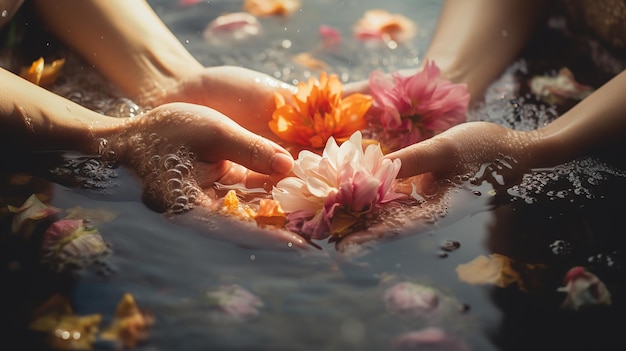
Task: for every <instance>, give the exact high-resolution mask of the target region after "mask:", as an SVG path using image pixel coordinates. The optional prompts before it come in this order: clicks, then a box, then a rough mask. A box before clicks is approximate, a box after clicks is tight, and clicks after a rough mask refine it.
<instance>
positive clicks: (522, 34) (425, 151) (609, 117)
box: [346, 0, 626, 177]
mask: <svg viewBox="0 0 626 351" xmlns="http://www.w3.org/2000/svg"><path fill="white" fill-rule="evenodd" d="M546 5H547V2H545V1H542V0H530V1H528V0H513V1H499V0H473V1H462V0H447V1H446V2H445V3H444V6H443V8H442V12H441V16H440V18H439V21H438V23H437V26H436V29H435V32H434V35H433V37H432V39H431V43H430V45H429V48H428V50H427V51H426V53H425V55H424V58H423V61H427V60H433V61H434V62H436V63H437V65H438V66H439V67H440V68H441V71H442V75H443V76H444V77H446V78H447V79H450V80H451V81H453V82H455V83H464V84H467V87H468V90H469V92H470V96H471V101H472V103H477V102H480V101H482V99H483V96H484V93H485V90H486V89H487V87H488V86H489V84H490V83H491V82H493V81H494V80H495V79H496V78H498V77H499V76H500V74H502V72H503V71H504V69H505V68H506V67H508V66H509V65H510V64H511V63H512V62H513V60H514V59H515V58H516V57H517V55H518V54H519V53H520V52H521V50H522V49H523V48H524V46H525V45H526V44H527V42H528V40H529V39H530V38H531V36H532V34H533V31H534V30H535V29H536V27H537V25H538V24H539V23H540V22H541V21H542V20H543V19H544V18H545V10H546ZM406 73H407V74H408V73H411V72H410V71H407V72H406ZM625 88H626V73H624V72H622V73H621V74H618V75H617V76H615V77H614V78H613V79H612V80H610V81H609V82H607V83H606V84H604V85H603V86H602V87H600V88H599V89H597V90H596V91H595V92H594V93H593V94H592V95H591V96H589V97H588V98H586V99H584V100H583V101H581V102H580V103H578V104H577V105H576V106H574V107H573V108H572V109H570V110H569V111H567V112H566V113H564V114H563V115H561V116H560V117H559V118H558V119H556V120H555V121H554V122H552V123H550V124H548V125H546V126H544V127H541V128H539V129H537V130H534V131H516V130H511V129H508V128H505V127H501V126H498V125H495V124H492V123H487V122H469V123H464V124H461V125H458V126H456V127H453V128H450V129H449V130H447V131H445V132H443V133H441V134H439V135H437V136H435V137H433V138H431V139H428V140H426V141H423V142H420V143H417V144H414V145H411V146H408V147H406V148H404V149H401V150H398V151H396V152H393V153H390V154H389V155H387V157H389V158H399V159H401V160H402V169H401V170H400V173H399V175H398V176H399V177H408V176H413V175H419V174H423V173H427V172H436V173H462V172H464V171H466V170H467V166H468V165H470V164H471V165H472V166H474V165H476V164H480V163H484V162H491V161H493V160H495V159H496V158H497V157H498V155H500V154H505V155H509V156H511V157H513V158H515V159H516V160H517V161H518V162H519V163H520V165H521V166H524V167H526V168H538V167H550V166H556V165H559V164H561V163H563V162H567V161H570V160H573V159H575V158H578V157H581V156H586V155H589V154H591V153H593V152H597V151H599V150H603V149H605V148H606V147H609V146H618V147H619V146H620V145H621V143H620V139H621V138H622V137H623V136H624V135H626V117H625V116H624V112H623V111H625V110H626V100H625V99H624V98H623V91H624V89H625ZM346 89H347V93H352V92H356V91H364V90H365V91H367V85H366V82H356V83H353V84H351V85H349V86H347V87H346Z"/></svg>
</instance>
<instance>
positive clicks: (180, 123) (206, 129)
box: [107, 103, 306, 247]
mask: <svg viewBox="0 0 626 351" xmlns="http://www.w3.org/2000/svg"><path fill="white" fill-rule="evenodd" d="M108 140H109V145H108V146H107V147H108V148H110V150H111V151H113V152H114V153H115V154H116V155H117V158H118V159H119V160H120V161H122V162H123V163H125V164H126V165H128V166H129V167H130V168H132V169H133V170H134V171H135V173H136V174H137V175H138V176H139V177H140V178H141V180H142V182H143V187H144V200H145V201H146V203H147V204H148V205H150V206H151V207H153V208H154V209H156V210H159V211H164V212H166V213H168V214H171V215H172V216H171V218H174V219H176V220H178V217H180V216H179V215H181V214H185V213H188V212H193V213H195V212H201V213H204V215H203V216H200V217H195V218H196V220H197V221H196V223H193V224H192V223H189V222H187V223H185V224H187V225H193V226H198V225H199V226H200V228H199V229H202V228H203V227H207V228H204V229H210V226H209V225H208V223H206V222H202V220H199V219H200V218H205V219H206V215H207V214H209V213H214V212H215V211H216V209H218V208H219V206H220V203H219V201H218V199H217V194H216V190H215V188H214V184H215V182H219V183H221V184H226V185H229V184H240V185H242V186H244V187H246V188H262V187H263V188H268V187H269V186H271V185H272V184H274V183H275V182H276V181H277V180H278V179H280V178H282V177H283V176H284V175H285V174H287V173H289V172H290V170H291V168H292V166H293V158H292V157H291V155H290V154H289V153H288V152H287V151H286V150H285V149H283V148H282V147H280V146H278V145H277V144H275V143H274V142H272V141H269V140H267V139H265V138H263V137H261V136H259V135H256V134H255V133H252V132H250V131H248V130H246V129H245V128H243V127H241V126H240V125H239V124H237V123H235V122H234V121H232V120H231V119H229V118H227V117H226V116H224V115H223V114H221V113H219V112H218V111H215V110H213V109H210V108H207V107H205V106H200V105H194V104H187V103H171V104H165V105H161V106H159V107H157V108H155V109H153V110H150V111H149V112H147V113H145V114H142V115H139V116H137V117H134V118H132V119H129V120H127V122H126V123H125V124H124V125H123V126H122V131H121V133H119V134H116V135H112V136H110V137H108ZM190 210H191V211H190ZM185 217H186V218H193V217H194V216H193V215H191V216H190V215H186V216H185ZM255 231H258V232H259V233H255V238H254V239H255V243H256V244H258V242H259V241H261V242H263V243H267V244H272V243H274V244H275V243H280V244H281V246H284V245H283V244H285V243H291V245H295V246H300V247H305V246H306V243H305V241H304V240H303V239H302V238H301V237H299V236H298V235H296V234H293V233H290V232H286V231H281V230H270V229H268V230H256V229H255ZM205 232H210V233H208V234H213V235H216V236H218V238H219V239H224V240H228V241H235V242H237V243H240V244H243V243H242V242H241V241H242V240H241V238H238V237H237V235H238V234H237V233H228V235H224V233H223V232H215V231H211V230H206V231H205ZM244 234H245V233H242V235H244ZM244 241H245V240H244ZM285 247H286V246H285Z"/></svg>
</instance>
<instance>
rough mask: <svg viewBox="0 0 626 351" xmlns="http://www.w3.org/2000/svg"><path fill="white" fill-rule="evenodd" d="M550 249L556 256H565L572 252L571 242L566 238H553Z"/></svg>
mask: <svg viewBox="0 0 626 351" xmlns="http://www.w3.org/2000/svg"><path fill="white" fill-rule="evenodd" d="M550 249H551V250H552V253H553V254H555V255H557V256H566V255H570V254H571V253H572V244H571V243H570V242H569V241H566V240H555V241H554V242H552V243H551V244H550Z"/></svg>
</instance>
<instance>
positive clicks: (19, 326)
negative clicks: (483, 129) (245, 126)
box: [0, 0, 626, 351]
mask: <svg viewBox="0 0 626 351" xmlns="http://www.w3.org/2000/svg"><path fill="white" fill-rule="evenodd" d="M150 3H152V4H153V5H154V6H155V8H156V10H157V12H158V13H159V15H160V16H162V17H163V19H164V20H165V22H166V23H167V24H168V25H169V26H171V28H172V29H173V31H174V32H175V33H176V34H177V35H178V36H179V38H180V39H181V41H182V42H185V43H186V45H187V46H188V47H189V49H190V50H191V51H192V52H193V53H194V55H196V56H197V57H198V58H199V59H200V60H201V61H203V63H205V64H233V63H237V64H241V65H244V66H246V67H250V68H254V69H259V70H261V71H264V72H267V73H270V74H273V75H275V76H277V78H281V79H284V80H287V81H294V80H295V81H297V80H302V79H303V77H305V76H306V75H307V74H314V73H315V72H314V71H311V70H309V69H307V68H304V67H300V66H298V65H295V64H293V63H292V61H291V57H292V56H293V55H294V54H296V53H298V52H300V51H304V50H309V51H310V50H311V48H314V50H318V51H317V53H318V54H319V56H320V57H321V58H322V59H324V60H326V61H328V62H330V63H332V65H331V66H332V70H333V71H335V72H337V73H339V74H342V73H346V74H348V76H347V79H349V80H352V79H354V80H358V79H362V78H365V77H367V74H368V72H369V71H371V70H372V69H376V68H381V67H383V68H385V69H387V70H393V69H395V68H404V67H405V66H411V65H413V64H415V59H416V58H418V57H419V55H420V54H421V53H422V52H423V50H424V49H425V45H426V44H427V42H428V33H430V31H431V30H432V27H433V25H434V21H435V20H436V14H437V13H438V10H439V6H440V1H421V2H420V4H419V5H417V4H416V3H415V2H411V1H398V2H393V3H389V4H385V6H387V5H388V6H389V10H390V11H396V12H402V13H407V14H408V13H411V11H413V8H414V7H418V6H421V7H420V8H421V9H423V11H416V12H415V15H416V16H417V22H418V23H419V24H420V25H421V27H422V28H423V30H424V32H425V33H424V34H423V35H422V36H419V37H418V38H417V39H416V40H415V42H414V43H411V44H410V45H408V47H405V48H399V49H397V50H388V48H380V47H378V48H363V47H361V46H359V43H358V42H355V41H350V40H348V41H347V43H346V44H345V45H343V46H342V47H340V48H336V49H334V50H329V51H324V50H321V49H319V48H318V47H317V46H316V45H317V38H316V37H315V36H314V35H310V32H314V33H316V30H317V26H318V25H319V23H320V22H323V23H327V24H330V25H336V26H338V27H339V28H341V29H342V30H344V31H345V32H346V33H347V32H348V31H349V30H350V29H349V25H350V24H351V23H353V22H354V21H356V20H357V19H358V18H359V17H360V15H361V14H362V12H363V11H364V10H365V9H368V8H374V7H382V5H381V4H379V3H378V2H375V1H362V2H358V1H344V2H341V4H340V5H336V3H337V2H334V1H320V2H317V3H316V5H315V6H312V5H311V4H312V1H309V2H305V4H306V5H307V7H306V10H303V11H302V12H299V13H297V14H295V15H294V17H293V18H288V19H264V20H263V21H264V22H263V23H264V24H265V28H266V32H265V33H264V36H263V37H261V40H258V41H257V42H255V43H254V45H252V46H246V47H241V46H239V47H237V45H236V43H231V44H230V46H228V47H211V46H208V45H207V43H206V42H204V41H203V40H202V31H203V29H204V27H205V26H206V24H207V23H208V22H209V21H210V20H211V19H212V18H214V17H216V16H217V15H218V14H220V13H223V12H228V11H234V10H236V9H238V5H237V4H238V2H228V1H211V2H203V3H202V4H200V5H199V6H198V7H197V8H193V7H188V8H180V7H178V5H177V4H176V2H172V1H156V0H154V1H150ZM334 6H339V9H340V11H331V10H332V9H335V7H334ZM418 12H419V13H418ZM284 28H288V30H285V29H284ZM550 33H553V32H552V31H550ZM551 35H555V36H556V39H555V41H556V42H559V43H562V42H561V41H560V39H561V37H560V36H558V34H551ZM285 39H289V40H291V41H292V45H291V46H285V45H282V43H283V42H284V40H285ZM187 41H188V42H187ZM535 50H539V49H535ZM579 50H580V49H579ZM557 51H558V50H557ZM563 52H565V51H561V53H563ZM534 53H536V52H535V51H532V50H531V51H530V52H529V53H528V54H527V55H526V56H527V57H525V58H523V59H521V60H520V61H518V62H516V63H515V64H514V65H512V67H511V68H510V70H509V71H508V72H507V73H505V75H503V77H502V79H501V80H500V81H498V82H496V83H495V84H494V86H493V87H492V89H491V90H490V95H489V99H488V102H487V103H486V104H485V105H484V106H482V107H480V108H479V109H478V110H477V111H474V113H473V114H472V118H473V119H476V120H486V121H491V122H494V123H500V124H504V125H507V126H509V127H512V128H516V129H531V128H536V127H537V126H538V125H541V124H543V123H545V122H546V121H549V120H550V119H552V118H555V117H556V116H558V113H559V111H558V110H557V109H556V108H555V107H554V106H549V105H546V104H543V103H541V102H540V101H536V100H534V99H533V98H532V97H530V96H528V95H527V94H526V91H525V90H524V87H523V84H522V83H521V82H524V81H525V79H527V78H529V77H530V76H532V74H534V73H537V72H539V73H545V71H547V70H551V69H554V70H556V69H558V68H560V65H561V64H562V63H563V62H561V61H560V60H561V58H560V56H559V55H558V52H552V53H551V55H553V56H555V57H556V56H559V57H558V59H557V58H552V59H546V60H545V61H541V62H539V59H538V58H537V57H536V55H533V54H534ZM74 60H75V61H70V62H75V63H76V64H77V66H78V67H79V68H77V69H76V70H74V71H72V70H71V69H70V71H68V76H71V75H72V74H73V76H74V77H77V78H75V80H74V79H73V78H70V77H68V78H67V80H66V81H64V82H62V83H61V84H60V86H58V87H57V88H56V89H57V91H58V92H59V93H61V94H63V95H66V96H71V97H72V98H73V99H75V100H76V101H78V102H81V103H84V104H85V105H89V106H91V107H93V108H96V109H102V110H107V109H106V108H107V107H109V108H110V107H111V106H110V105H113V107H115V108H118V109H119V107H120V106H122V107H125V108H128V107H129V106H130V105H129V104H127V102H125V100H121V99H120V97H119V96H117V95H116V94H115V93H114V92H111V91H105V92H103V91H98V89H94V92H93V94H92V93H91V92H90V90H89V89H90V88H89V87H91V88H93V87H94V86H97V84H95V83H97V82H99V78H98V76H97V75H96V74H95V73H93V72H91V71H90V70H87V69H85V67H84V66H80V62H81V61H80V60H78V59H76V58H74ZM586 73H589V72H586ZM587 75H589V74H587ZM78 76H80V77H78ZM520 86H521V88H520ZM77 87H81V88H84V87H87V88H85V89H76V88H77ZM122 110H123V111H126V112H128V109H126V110H124V108H122ZM2 164H3V169H2V172H1V175H2V180H1V181H2V182H1V183H0V201H1V204H2V207H3V209H2V210H1V211H0V225H1V227H0V228H1V230H2V232H1V233H2V234H1V235H0V243H1V245H0V251H1V253H2V254H1V255H0V262H1V263H2V265H1V270H0V281H2V286H3V288H2V289H1V290H2V291H1V292H0V294H1V295H0V316H2V317H1V318H2V323H3V324H4V325H5V326H6V327H5V328H2V335H1V336H2V339H3V340H18V342H21V343H22V344H21V345H23V347H22V349H25V350H30V349H42V348H44V347H43V346H42V345H41V343H40V341H41V338H40V336H41V335H40V334H37V333H32V332H30V331H28V324H29V323H30V321H31V318H32V312H33V311H34V309H35V308H36V307H37V306H39V305H40V304H41V303H43V302H44V301H45V300H46V299H47V298H48V297H50V296H51V295H53V294H55V293H61V294H63V295H66V296H68V297H69V298H70V300H71V302H72V307H73V309H74V311H75V312H76V313H77V314H80V315H87V314H90V313H100V314H102V316H103V324H106V323H109V322H110V321H111V319H112V316H113V312H114V310H115V306H116V304H117V302H118V301H119V299H120V297H121V296H122V295H123V294H124V293H126V292H130V293H132V294H133V296H134V297H135V298H136V300H137V302H138V304H139V305H140V306H141V307H142V308H144V309H146V310H147V311H150V312H151V313H153V314H154V316H155V320H156V323H155V325H154V327H153V328H152V329H151V331H150V336H149V338H148V339H147V340H146V341H145V342H144V343H141V344H139V345H138V346H137V347H136V349H139V350H198V349H211V350H311V349H317V350H343V349H351V350H352V349H354V350H384V349H388V348H389V343H390V340H392V339H393V338H394V337H396V336H397V335H399V334H401V333H405V332H409V331H414V330H420V329H423V328H426V327H433V326H434V327H439V328H441V329H444V330H446V331H447V332H449V333H451V334H453V335H455V336H458V337H460V338H461V339H463V340H464V341H465V343H466V344H467V345H468V346H469V348H470V349H472V350H486V351H489V350H502V351H504V350H526V349H534V350H543V349H567V350H588V349H612V348H615V345H617V344H622V343H623V342H621V340H620V337H621V325H620V323H619V322H616V321H619V320H620V319H619V318H620V317H621V316H623V312H624V310H625V308H624V297H625V293H624V288H625V287H624V283H625V279H624V274H623V273H624V271H623V252H624V244H625V243H624V240H626V239H624V228H625V227H624V221H623V219H622V218H623V217H621V215H622V212H623V208H624V206H625V205H626V204H625V203H624V202H625V201H626V186H625V185H626V178H625V175H626V174H625V173H624V172H623V171H621V170H620V169H619V168H617V167H613V166H611V165H609V164H606V163H604V162H602V161H600V160H597V159H593V158H589V159H583V160H576V161H574V162H571V163H568V164H565V165H562V166H559V167H556V168H554V169H549V170H535V171H533V172H521V173H515V172H514V171H516V170H515V169H503V168H502V167H501V165H502V163H500V162H494V163H493V164H489V165H485V167H484V168H482V169H481V170H480V171H479V172H478V173H477V174H471V175H468V176H467V177H459V178H455V179H451V180H447V181H446V182H444V183H442V184H441V188H440V190H441V193H440V195H441V197H440V198H438V199H439V200H438V207H437V209H436V210H432V211H430V210H429V211H426V210H425V209H426V207H427V206H426V205H424V206H422V207H419V208H416V209H415V211H414V212H412V213H408V214H407V216H410V215H415V216H421V215H422V214H423V213H425V212H428V214H429V217H427V219H428V221H424V222H423V223H422V224H417V225H414V226H409V227H400V228H396V229H393V230H388V229H387V230H382V234H383V235H384V236H386V237H385V239H388V240H374V241H371V242H368V243H364V244H363V245H360V246H356V247H352V248H351V249H350V250H347V251H346V252H343V253H342V252H339V251H337V250H336V246H335V245H336V243H328V242H318V243H315V244H316V245H317V246H318V247H317V248H316V247H311V249H309V250H296V249H292V248H285V247H283V248H281V250H265V249H259V248H257V247H251V246H250V245H244V246H242V245H238V244H241V242H239V243H236V244H233V243H232V242H228V241H223V240H215V238H224V237H228V236H234V235H238V234H241V233H242V232H245V233H246V234H247V235H254V233H253V231H249V232H247V229H246V227H245V226H240V225H237V224H233V223H232V222H229V221H227V220H223V219H220V218H218V217H216V218H210V217H207V216H204V214H201V215H202V217H205V218H210V220H206V221H204V222H201V223H200V224H199V225H196V226H191V225H189V223H186V222H184V220H185V219H184V218H183V219H181V220H182V222H180V223H177V222H176V221H171V220H169V219H168V218H166V217H165V216H163V215H162V214H160V213H157V212H155V211H152V210H150V209H149V208H147V207H146V206H145V204H144V203H143V202H142V194H141V186H140V184H139V183H138V181H137V179H136V178H135V177H134V176H133V175H132V174H131V173H130V172H129V171H128V170H127V169H125V168H124V167H110V166H107V165H106V163H103V162H101V160H100V159H99V157H93V156H87V155H77V154H74V153H66V152H45V153H26V154H19V155H18V154H12V155H6V154H4V155H2ZM5 165H6V166H5ZM511 175H515V177H513V178H509V177H510V176H511ZM473 176H474V177H473ZM509 179H512V180H509ZM443 189H446V191H443ZM31 194H37V195H38V197H39V198H40V200H42V201H43V202H45V203H49V204H50V205H52V206H55V207H57V208H59V209H61V210H62V212H60V213H58V214H56V215H55V216H53V217H51V218H48V219H46V220H45V221H42V222H39V223H38V224H37V226H36V228H34V229H33V232H32V234H31V236H30V237H29V238H28V239H24V238H22V237H20V236H16V235H14V234H11V222H12V215H11V214H10V213H9V212H8V211H7V210H5V208H7V206H6V205H12V206H19V205H21V204H22V203H23V202H24V200H25V199H26V198H27V197H28V196H29V195H31ZM77 207H82V208H85V209H91V210H94V212H89V213H90V214H92V215H94V216H95V214H98V213H112V217H111V219H108V220H103V221H101V222H99V223H98V225H97V227H98V230H99V231H100V233H102V236H103V238H104V240H105V241H106V242H107V244H108V245H109V246H110V247H111V251H112V253H111V254H110V255H108V256H106V257H104V258H103V259H102V260H100V261H98V262H91V263H90V264H89V265H86V266H80V267H78V268H77V269H71V270H65V271H62V272H58V271H55V270H53V269H51V267H50V266H49V265H47V264H46V263H45V262H43V261H42V259H41V255H42V252H41V241H42V237H43V232H44V231H45V229H46V228H47V226H48V225H50V224H51V223H52V222H53V221H55V220H58V219H60V218H62V217H63V216H65V215H67V214H68V213H69V211H71V210H75V209H76V208H77ZM194 211H195V210H194ZM191 213H194V212H193V211H191ZM194 215H198V212H195V213H194ZM422 219H423V218H422ZM196 224H198V222H196ZM376 239H380V238H376ZM443 243H447V244H448V245H449V244H450V243H453V244H454V245H453V249H450V246H445V245H443ZM355 248H356V249H355ZM493 254H498V255H501V256H503V257H506V258H508V261H507V262H509V264H510V267H511V270H510V271H503V272H502V274H503V275H507V274H509V275H510V274H513V273H512V272H514V273H515V274H517V276H516V277H517V278H516V279H515V280H514V281H512V282H511V283H510V284H509V285H506V286H503V287H498V286H495V285H494V284H471V283H468V282H466V281H465V280H463V279H462V278H461V277H460V275H459V274H458V268H459V267H460V266H462V265H465V264H467V263H469V262H471V261H472V260H474V259H475V258H477V257H479V256H490V255H493ZM578 265H581V266H584V267H586V268H587V269H588V270H590V271H592V272H593V273H594V274H596V275H597V276H598V277H599V278H600V279H601V280H602V281H603V282H604V283H605V284H606V285H607V287H608V288H609V290H610V292H611V293H612V305H610V306H591V307H590V308H585V309H581V310H578V311H572V310H566V309H562V308H561V304H562V302H563V300H564V294H563V293H562V292H558V291H557V288H559V287H560V286H562V285H563V277H564V275H565V273H566V272H567V271H568V270H569V269H570V268H571V267H573V266H578ZM407 281H408V282H418V283H420V284H423V285H425V286H428V287H430V288H432V289H434V290H435V291H437V294H438V296H439V299H440V300H439V301H441V304H440V306H441V307H442V308H441V310H438V312H437V314H433V315H429V316H427V317H424V316H418V317H417V318H406V317H399V316H397V315H395V314H394V313H392V312H391V311H390V310H389V308H388V306H386V305H385V300H384V295H385V293H386V291H387V289H388V288H390V287H391V286H393V284H394V283H397V282H407ZM234 284H236V285H238V286H241V287H243V288H245V289H247V290H248V291H250V292H252V293H253V294H254V295H256V296H257V297H258V298H259V299H260V300H261V301H262V306H261V307H260V308H259V311H258V314H255V315H254V318H250V319H246V320H245V321H241V320H228V319H223V318H220V317H219V315H216V313H215V311H214V306H213V305H211V303H210V300H209V299H208V298H207V296H208V295H207V294H208V292H210V291H213V290H214V289H216V288H217V287H220V286H232V285H234ZM443 307H445V309H444V308H443ZM253 314H254V313H253ZM95 348H96V349H98V350H108V349H112V348H113V347H112V346H111V345H109V344H106V343H98V344H96V347H95Z"/></svg>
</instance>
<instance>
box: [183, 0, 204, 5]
mask: <svg viewBox="0 0 626 351" xmlns="http://www.w3.org/2000/svg"><path fill="white" fill-rule="evenodd" d="M201 1H202V0H178V4H179V5H180V6H191V5H195V4H197V3H199V2H201Z"/></svg>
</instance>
